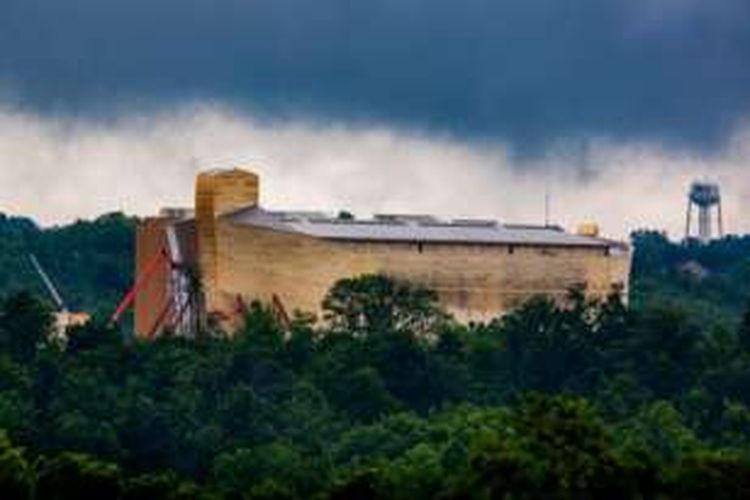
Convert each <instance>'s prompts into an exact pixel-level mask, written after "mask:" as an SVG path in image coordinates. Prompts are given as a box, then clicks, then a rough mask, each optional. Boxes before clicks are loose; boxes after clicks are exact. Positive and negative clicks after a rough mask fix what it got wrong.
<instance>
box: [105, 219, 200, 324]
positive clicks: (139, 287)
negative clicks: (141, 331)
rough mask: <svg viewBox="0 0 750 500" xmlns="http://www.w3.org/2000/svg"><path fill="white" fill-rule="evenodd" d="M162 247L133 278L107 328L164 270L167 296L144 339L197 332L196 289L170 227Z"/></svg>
mask: <svg viewBox="0 0 750 500" xmlns="http://www.w3.org/2000/svg"><path fill="white" fill-rule="evenodd" d="M165 232H166V245H165V246H164V247H162V248H161V249H160V250H159V251H158V252H157V253H156V255H154V256H153V258H152V259H151V260H150V261H149V262H148V263H147V265H146V266H145V267H144V268H143V271H142V272H141V274H140V275H139V276H137V277H136V280H135V283H134V284H133V286H132V287H131V288H130V290H128V291H127V293H126V294H125V295H124V297H123V299H122V300H121V301H120V303H119V304H118V306H117V308H116V309H115V311H114V313H113V314H112V317H111V319H110V325H113V326H114V325H116V324H118V323H119V322H120V321H121V319H122V316H123V315H124V314H125V312H126V311H127V310H128V309H130V307H132V306H133V304H134V303H135V300H136V297H138V295H139V293H141V292H142V291H143V290H144V288H146V287H147V286H148V285H149V283H151V281H152V280H154V279H159V272H160V271H163V270H164V267H163V266H167V267H168V273H169V278H168V292H167V298H166V300H165V301H164V303H163V304H160V309H159V313H158V314H157V316H156V319H155V321H154V323H153V325H152V326H151V327H150V328H149V330H148V332H146V337H147V338H154V337H155V336H156V335H157V334H159V333H162V332H163V331H164V330H165V329H169V330H170V331H171V332H172V333H173V334H175V335H178V336H185V337H189V336H192V335H194V334H195V332H196V331H197V330H199V329H200V324H199V321H200V316H199V311H200V310H201V308H200V303H199V300H200V293H199V291H198V289H199V285H198V283H197V279H196V278H195V276H194V273H193V272H192V270H191V267H190V266H189V265H187V264H186V263H185V262H184V260H183V256H182V253H181V252H180V247H179V241H178V238H177V233H176V231H175V228H174V226H171V225H170V226H168V227H166V229H165Z"/></svg>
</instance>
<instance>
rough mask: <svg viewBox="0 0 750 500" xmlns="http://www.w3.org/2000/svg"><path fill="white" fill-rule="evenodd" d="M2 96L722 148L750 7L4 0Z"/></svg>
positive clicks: (590, 1) (87, 108) (474, 0)
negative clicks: (213, 103) (201, 104)
mask: <svg viewBox="0 0 750 500" xmlns="http://www.w3.org/2000/svg"><path fill="white" fill-rule="evenodd" d="M3 84H4V88H6V89H10V90H6V92H8V93H9V95H13V96H14V99H15V100H16V104H21V105H23V106H28V107H31V108H33V109H35V110H41V111H43V112H50V111H54V112H61V111H62V112H66V113H67V112H76V113H80V112H85V113H101V112H102V111H103V110H104V111H107V110H112V109H118V110H120V111H121V110H122V109H123V108H124V109H128V107H131V108H132V107H142V106H149V105H153V104H157V105H161V104H165V103H167V104H170V103H179V102H181V101H185V100H195V99H209V100H213V99H215V100H219V101H222V102H229V103H232V104H234V105H238V106H243V105H246V106H248V107H249V108H252V109H253V110H254V111H255V112H258V111H263V112H266V113H268V114H269V115H270V116H284V115H285V114H292V115H293V114H295V113H304V114H312V115H313V116H318V117H323V118H327V117H330V118H335V119H341V118H343V119H351V120H355V121H356V120H375V121H384V122H388V123H403V124H406V125H409V126H417V127H427V128H430V129H437V130H444V131H448V132H450V133H455V134H458V135H464V136H476V137H491V138H496V137H499V138H504V139H508V140H509V141H510V142H511V143H512V144H515V145H516V146H521V147H522V148H532V149H533V148H534V147H535V146H538V145H540V144H544V145H547V144H548V143H549V142H554V141H556V140H558V139H561V138H562V139H569V138H577V137H586V136H589V135H603V136H610V137H614V138H624V139H639V140H643V139H645V140H649V139H654V140H659V141H668V142H672V141H675V142H679V143H683V144H698V145H701V146H710V145H712V144H716V143H717V141H718V140H719V139H720V138H722V137H725V136H726V135H727V132H728V131H729V130H730V129H731V128H732V127H734V126H735V125H737V122H738V121H739V120H742V119H743V118H745V117H746V116H748V114H749V112H750V2H748V1H747V0H716V1H709V0H700V1H698V0H567V1H566V0H462V1H458V0H454V1H446V0H373V1H355V0H268V1H264V2H261V1H253V0H127V1H125V0H120V1H114V0H65V1H62V0H59V1H50V0H0V88H2V87H3ZM0 93H1V92H0Z"/></svg>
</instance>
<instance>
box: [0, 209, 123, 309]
mask: <svg viewBox="0 0 750 500" xmlns="http://www.w3.org/2000/svg"><path fill="white" fill-rule="evenodd" d="M134 241H135V219H133V218H130V217H126V216H124V215H122V214H119V213H113V214H108V215H103V216H102V217H99V218H98V219H96V220H93V221H78V222H75V223H73V224H69V225H65V226H57V227H52V228H46V229H43V228H40V227H38V226H37V225H36V224H35V223H34V222H33V221H31V220H30V219H26V218H22V217H8V216H6V215H3V214H1V213H0V293H4V294H11V293H16V292H20V291H23V290H30V291H33V292H34V293H35V294H37V295H38V296H40V297H45V298H47V297H48V294H47V291H46V290H45V289H44V285H43V284H42V282H41V280H40V279H39V276H37V275H36V273H35V271H34V269H33V267H32V266H31V264H30V262H29V254H32V253H33V254H36V256H37V257H38V259H39V261H40V262H41V263H42V266H43V267H44V268H45V270H46V271H47V273H48V274H49V275H50V277H51V278H52V280H53V281H54V282H55V286H57V288H58V289H59V290H60V293H61V294H62V295H63V298H64V299H65V301H66V302H67V305H68V306H69V307H70V308H71V309H72V310H81V311H88V312H90V313H93V314H96V315H102V316H104V315H106V314H111V312H112V307H113V304H114V303H116V302H117V300H118V298H119V297H120V296H121V295H122V293H123V291H124V290H126V289H127V288H128V286H129V285H130V283H131V282H132V275H133V248H134Z"/></svg>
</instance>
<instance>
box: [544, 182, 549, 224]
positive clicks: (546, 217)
mask: <svg viewBox="0 0 750 500" xmlns="http://www.w3.org/2000/svg"><path fill="white" fill-rule="evenodd" d="M544 227H549V186H547V185H545V186H544Z"/></svg>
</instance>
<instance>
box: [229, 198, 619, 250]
mask: <svg viewBox="0 0 750 500" xmlns="http://www.w3.org/2000/svg"><path fill="white" fill-rule="evenodd" d="M226 217H227V218H229V219H230V220H231V221H232V222H234V223H235V224H240V225H247V226H254V227H260V228H266V229H273V230H276V231H283V232H289V233H297V234H303V235H307V236H311V237H314V238H322V239H331V240H344V241H398V242H427V243H463V244H470V243H475V244H510V245H539V246H575V247H602V248H607V247H618V246H623V244H622V243H620V242H615V241H611V240H606V239H603V238H594V237H590V236H580V235H577V234H571V233H567V232H565V231H563V230H562V228H560V227H557V226H532V225H504V224H500V223H499V222H497V221H494V220H485V219H458V220H453V221H441V220H439V219H437V218H435V217H425V216H419V217H407V216H398V215H394V216H387V215H386V216H384V215H382V214H381V215H378V216H377V217H376V218H375V219H342V218H336V217H331V216H322V215H321V213H320V212H281V211H269V210H264V209H262V208H257V207H253V208H246V209H241V210H238V211H236V212H233V213H230V214H227V215H226Z"/></svg>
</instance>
